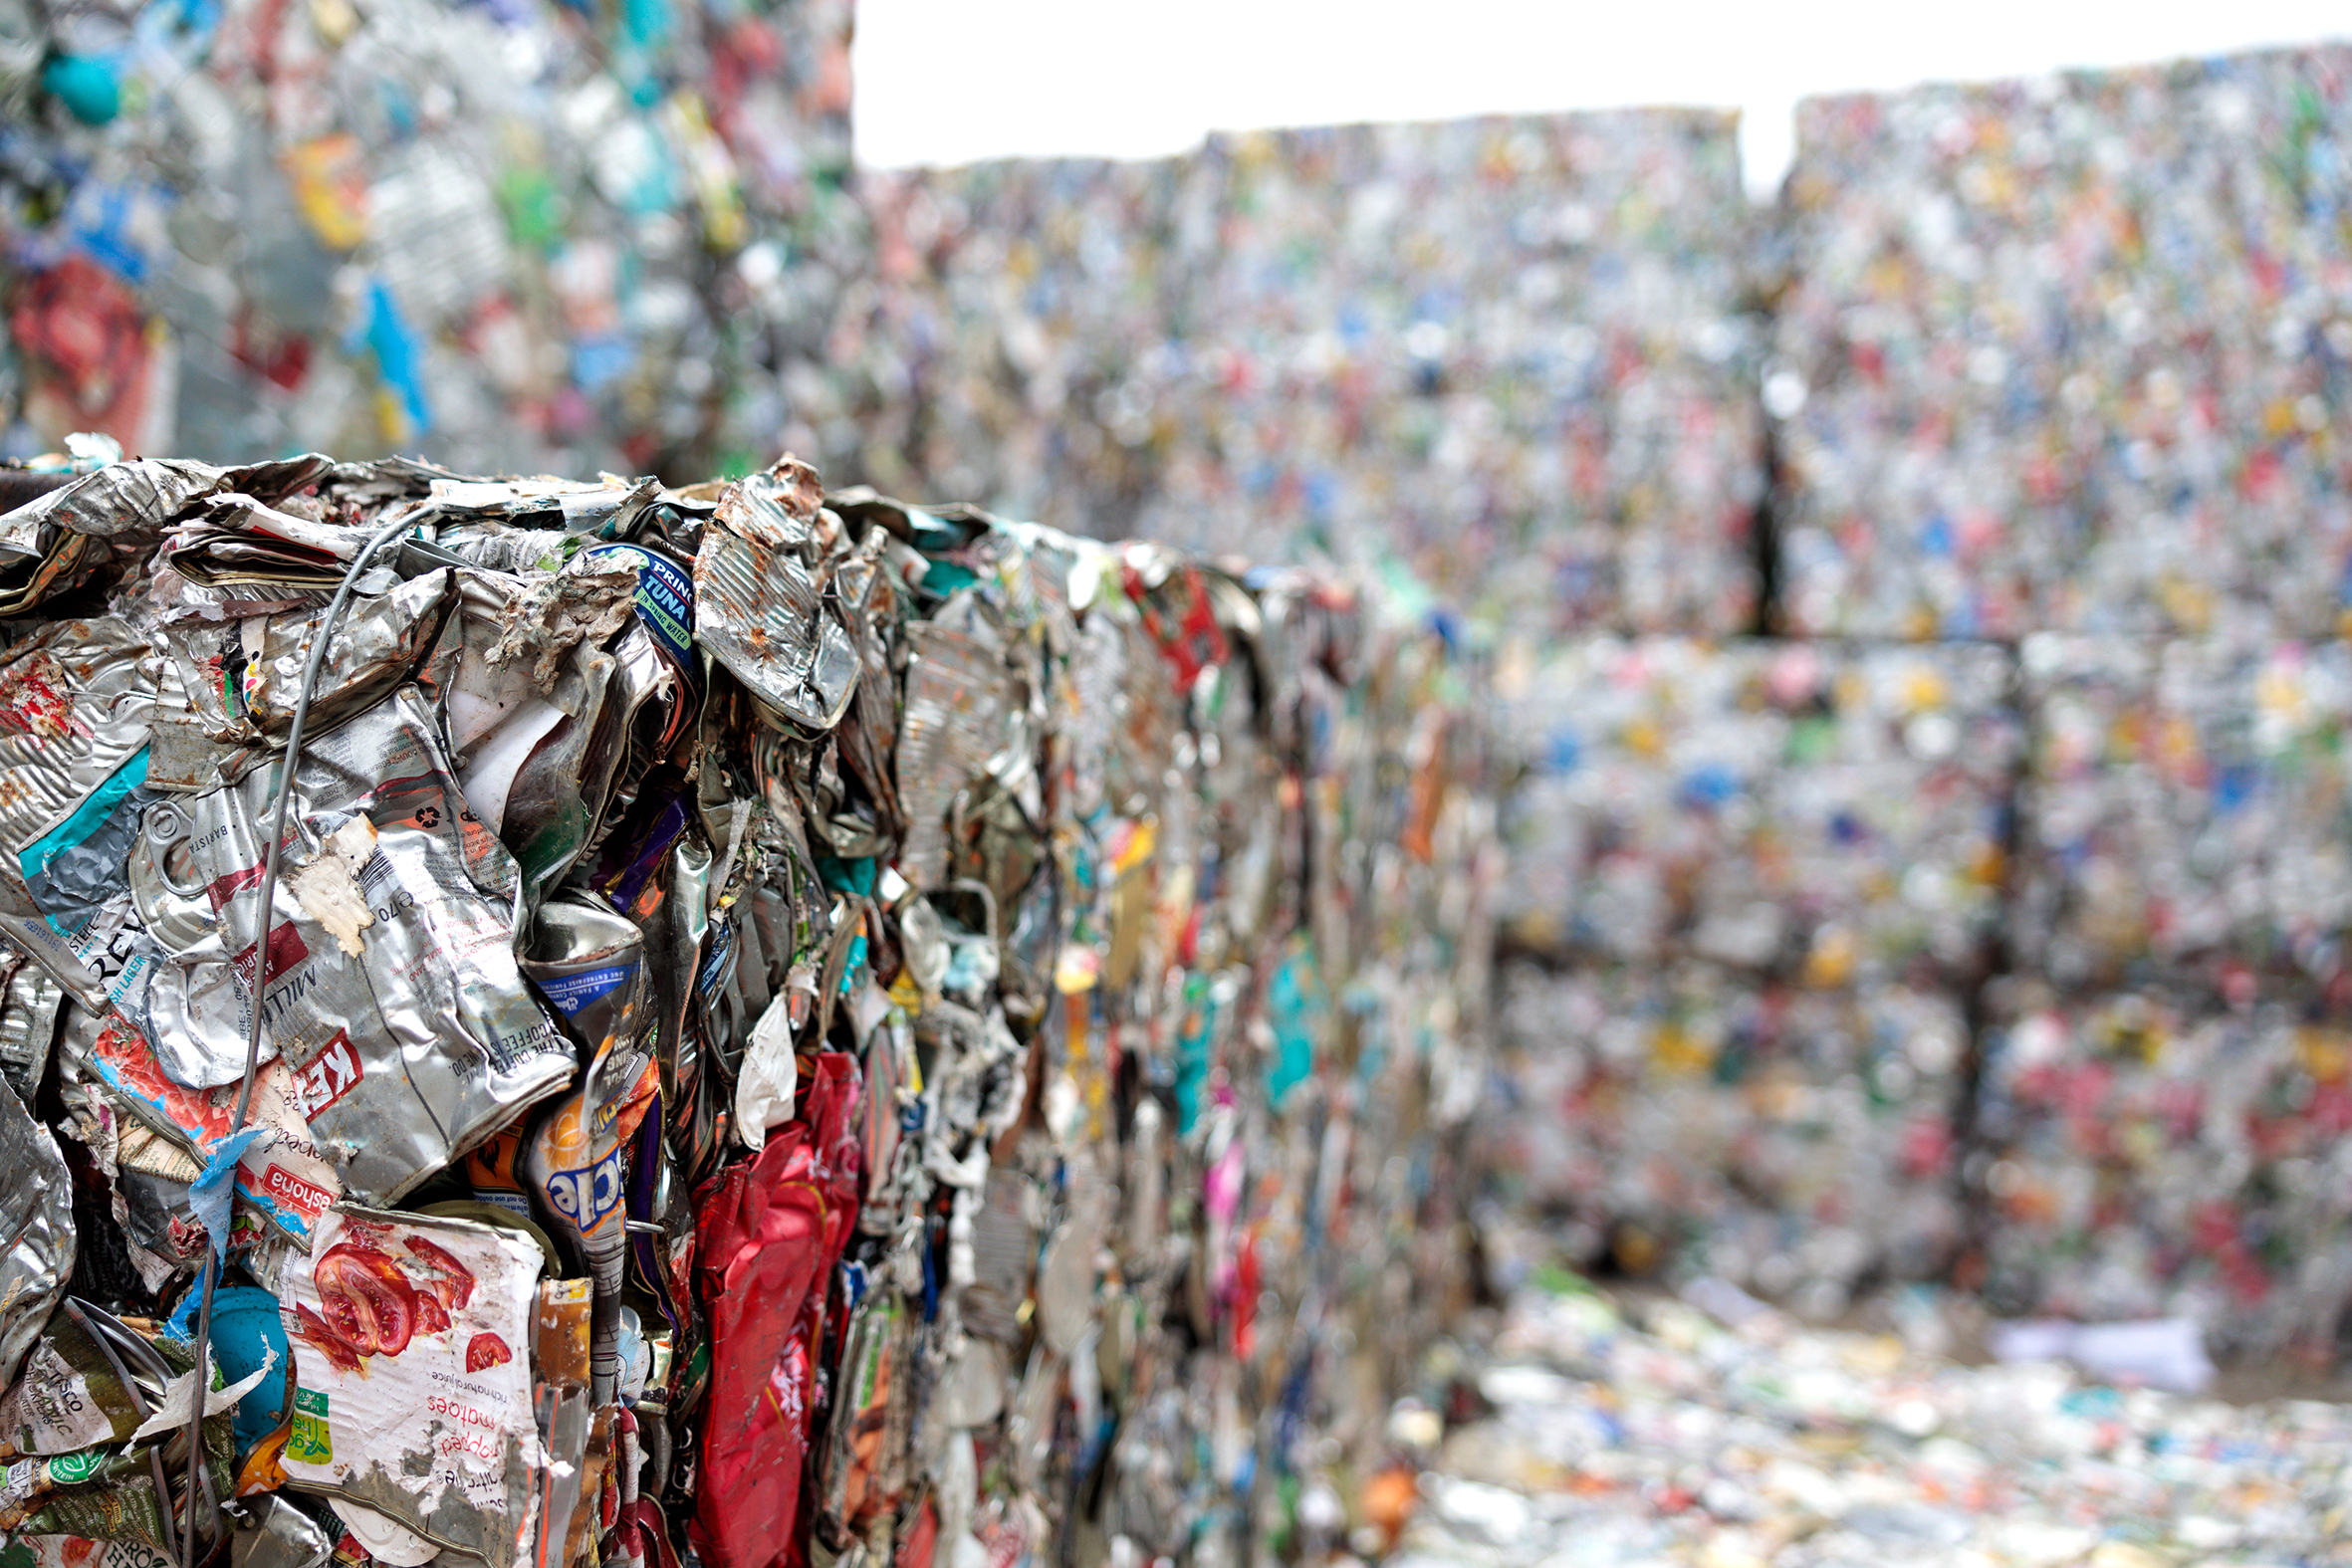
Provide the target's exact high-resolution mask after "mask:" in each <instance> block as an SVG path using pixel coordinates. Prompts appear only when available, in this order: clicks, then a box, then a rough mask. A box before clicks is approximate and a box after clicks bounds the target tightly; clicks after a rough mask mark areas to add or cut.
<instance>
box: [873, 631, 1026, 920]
mask: <svg viewBox="0 0 2352 1568" xmlns="http://www.w3.org/2000/svg"><path fill="white" fill-rule="evenodd" d="M907 641H908V645H909V647H910V648H911V649H912V657H911V658H910V660H909V661H908V664H907V675H906V714H905V718H904V719H903V720H902V721H901V724H900V728H899V733H898V796H899V799H900V800H901V801H903V802H904V804H905V809H906V842H905V843H904V844H903V845H902V846H901V847H900V849H899V854H898V869H899V874H900V875H902V876H904V877H905V878H906V879H907V881H908V882H910V883H912V884H913V885H914V886H915V887H917V888H919V889H925V890H927V889H930V888H933V887H937V886H938V885H940V883H941V882H943V881H945V880H946V877H947V869H948V857H949V853H950V849H951V845H950V843H949V840H948V813H949V811H950V809H951V808H952V807H953V805H954V804H955V800H956V796H957V795H958V794H959V793H960V792H961V791H963V790H964V789H966V788H968V787H969V786H970V784H971V783H972V782H973V780H975V779H976V778H979V777H981V776H982V775H983V774H984V773H985V772H986V771H987V769H988V767H989V763H990V760H991V759H992V758H994V757H996V756H998V755H999V753H1000V749H1004V748H1006V747H1007V742H1006V738H1005V729H1006V720H1007V719H1008V718H1009V717H1010V716H1011V715H1012V714H1013V713H1014V712H1015V711H1016V709H1017V707H1018V706H1019V697H1020V694H1019V685H1018V683H1017V681H1016V680H1015V678H1014V675H1013V672H1012V671H1011V670H1009V669H1008V668H1006V665H1005V661H1004V658H1003V656H1002V653H1001V651H1000V645H997V644H994V643H992V642H991V641H990V640H989V639H988V637H987V634H986V632H985V630H978V629H976V630H975V631H972V632H966V631H956V630H951V629H949V628H948V627H946V626H941V625H933V624H928V623H918V624H915V625H913V626H909V627H908V628H907Z"/></svg>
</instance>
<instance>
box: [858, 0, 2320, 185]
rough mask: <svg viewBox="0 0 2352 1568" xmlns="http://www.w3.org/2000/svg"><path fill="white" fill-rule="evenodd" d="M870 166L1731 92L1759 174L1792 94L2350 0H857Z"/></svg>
mask: <svg viewBox="0 0 2352 1568" xmlns="http://www.w3.org/2000/svg"><path fill="white" fill-rule="evenodd" d="M856 14H857V42H856V49H855V54H854V56H853V63H854V68H855V72H856V111H855V112H856V126H855V133H856V145H857V155H858V158H859V160H860V161H861V162H863V163H865V164H867V165H868V166H870V167H894V166H900V165H905V164H952V163H969V162H973V161H975V160H977V159H981V158H994V157H1019V156H1032V157H1042V156H1057V155H1094V156H1108V157H1156V156H1161V155H1164V154H1167V153H1171V152H1178V151H1182V150H1183V149H1184V148H1186V147H1189V146H1192V145H1193V144H1195V143H1197V142H1198V141H1199V140H1200V139H1201V137H1202V136H1203V135H1204V134H1206V133H1207V132H1208V131H1210V130H1213V129H1215V130H1238V129H1249V128H1255V127H1259V126H1267V125H1299V124H1324V123H1333V122H1340V121H1347V120H1359V119H1435V118H1446V117H1451V116H1455V115H1461V114H1478V113H1496V112H1540V111H1547V110H1564V109H1603V108H1614V107H1620V106H1625V105H1638V104H1710V105H1722V106H1726V107H1734V108H1738V109H1740V110H1741V111H1743V113H1742V116H1741V150H1742V154H1743V157H1744V159H1745V162H1746V167H1747V174H1748V183H1749V188H1750V189H1751V191H1752V192H1755V193H1758V194H1764V193H1767V192H1769V191H1770V190H1771V189H1772V188H1774V187H1775V186H1776V185H1777V183H1778V181H1779V177H1780V174H1781V173H1782V172H1783V171H1784V170H1785V168H1786V167H1787V162H1788V157H1789V153H1790V150H1791V149H1790V141H1791V138H1792V135H1793V128H1792V120H1791V114H1792V112H1793V110H1794V107H1795V104H1796V101H1797V100H1798V99H1800V98H1803V97H1805V96H1807V95H1810V94H1815V93H1834V92H1850V91H1855V90H1872V89H1887V88H1899V87H1905V86H1909V85H1911V84H1914V83H1918V82H1925V81H1951V80H1974V79H1978V78H1985V77H2001V76H2024V75H2032V74H2035V73H2038V72H2045V71H2051V70H2056V69H2060V68H2063V67H2067V66H2103V65H2125V64H2131V63H2134V62H2139V61H2147V60H2161V59H2166V58H2169V57H2172V56H2178V55H2198V54H2213V53H2218V52H2222V51H2226V50H2236V49H2247V48H2255V47H2259V46H2262V45H2268V44H2298V43H2311V42H2314V41H2317V40H2321V39H2327V38H2337V39H2343V38H2352V6H2347V5H2346V4H2345V3H2344V0H2139V3H2118V0H2100V3H2082V0H1959V3H1954V0H1941V3H1933V4H1929V5H1924V6H1922V5H1904V4H1901V3H1900V0H1892V3H1890V0H1780V3H1778V4H1775V5H1764V4H1759V3H1756V0H1747V3H1742V0H1669V3H1664V4H1661V3H1658V0H1650V3H1648V4H1643V3H1641V0H1611V3H1605V4H1604V3H1593V0H1581V3H1551V4H1542V3H1535V0H1437V3H1434V4H1432V3H1430V0H1416V3H1413V4H1406V3H1404V0H1344V3H1343V0H1179V3H1174V4H1171V3H1166V0H858V4H857V13H856Z"/></svg>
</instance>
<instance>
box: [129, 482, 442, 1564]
mask: <svg viewBox="0 0 2352 1568" xmlns="http://www.w3.org/2000/svg"><path fill="white" fill-rule="evenodd" d="M420 510H422V509H420V508H415V507H411V508H409V509H407V510H405V511H403V512H401V513H400V514H399V516H397V517H395V518H393V519H392V520H391V521H389V522H387V523H385V524H384V525H383V526H382V527H381V528H379V529H377V530H376V531H375V533H374V534H373V535H372V536H371V537H370V538H369V539H368V541H367V543H366V544H364V545H362V546H360V547H359V554H358V555H356V556H354V557H353V558H352V563H351V565H349V566H347V567H346V568H345V569H344V574H343V581H342V582H340V583H338V584H337V585H336V589H335V597H334V598H333V599H331V600H329V601H328V604H327V614H326V616H325V617H324V618H322V619H321V620H320V622H319V630H318V632H317V634H316V635H315V636H314V637H313V638H312V639H311V656H310V658H309V660H308V661H307V662H306V663H305V664H304V665H303V672H302V689H301V690H300V691H298V692H296V693H295V698H294V718H293V722H292V723H290V724H289V725H288V726H287V729H286V758H285V761H284V762H282V763H281V764H280V765H279V767H280V769H281V770H282V771H281V772H280V774H279V776H278V804H277V809H276V810H275V811H274V812H273V813H272V815H271V819H270V842H269V847H268V849H267V850H265V851H264V852H263V854H262V862H261V935H260V937H259V938H258V939H256V941H255V944H254V950H253V1000H252V1017H251V1020H250V1021H249V1023H248V1024H247V1028H246V1035H245V1076H244V1078H243V1080H242V1081H241V1082H240V1083H239V1084H238V1086H237V1113H236V1115H234V1116H232V1117H231V1118H230V1119H229V1130H228V1134H227V1137H226V1138H224V1139H223V1140H222V1142H223V1143H224V1144H225V1143H227V1142H228V1141H230V1140H231V1139H234V1138H235V1137H236V1136H237V1135H238V1134H239V1133H241V1132H243V1131H244V1130H245V1117H246V1113H247V1112H248V1111H249V1110H250V1109H251V1108H252V1105H253V1082H254V1079H255V1077H256V1076H257V1075H258V1073H259V1072H260V1069H261V1034H262V1000H263V998H264V997H265V996H267V995H268V993H269V989H270V912H271V909H272V907H273V906H274V903H275V901H276V899H277V896H278V854H279V851H280V849H281V848H283V847H284V845H285V842H286V810H287V807H288V806H289V805H290V804H291V803H292V802H293V799H294V775H295V770H296V769H297V768H299V767H300V766H301V763H302V731H303V725H304V723H305V721H307V720H308V719H309V718H310V715H311V693H312V692H313V691H315V690H317V689H318V685H319V671H320V669H321V668H322V667H324V666H325V664H326V662H327V645H328V643H329V642H331V641H333V640H334V637H335V628H336V626H337V624H338V623H339V622H341V621H342V619H343V613H344V609H345V607H346V606H348V605H349V604H350V603H351V600H352V588H353V585H354V584H356V583H357V582H358V580H359V578H360V576H361V575H362V574H364V573H365V572H366V570H367V567H368V565H369V563H370V562H372V561H373V560H374V559H375V553H376V552H377V551H379V550H381V549H382V548H383V547H384V546H385V545H386V544H388V543H390V542H391V540H392V538H393V537H394V536H395V535H397V534H399V533H401V532H402V531H404V530H406V529H407V528H408V527H409V526H410V524H411V521H412V520H413V519H414V518H415V517H416V516H417V514H418V512H419V511H420ZM231 1191H232V1200H231V1201H232V1205H233V1203H234V1198H233V1193H234V1189H233V1188H232V1190H231ZM218 1244H219V1245H220V1247H221V1249H222V1252H221V1255H222V1256H223V1257H224V1258H225V1257H226V1256H227V1255H228V1254H227V1248H228V1237H227V1236H225V1235H224V1236H222V1237H220V1238H219V1242H218ZM204 1262H205V1267H204V1294H203V1297H202V1300H201V1301H200V1302H199V1304H198V1306H197V1308H196V1341H195V1344H196V1369H195V1371H194V1372H192V1373H190V1374H189V1376H190V1377H191V1378H193V1379H194V1383H195V1388H194V1392H193V1394H192V1395H191V1396H190V1399H189V1410H188V1517H187V1526H186V1528H185V1529H184V1530H182V1531H181V1533H180V1568H195V1565H196V1500H197V1497H198V1495H199V1494H200V1493H201V1491H202V1490H203V1479H204V1407H205V1405H206V1404H207V1403H208V1402H209V1401H208V1398H207V1396H208V1395H209V1394H210V1392H211V1391H210V1390H209V1389H208V1388H206V1387H205V1385H206V1384H207V1383H208V1382H209V1381H210V1380H209V1379H207V1378H206V1377H205V1375H204V1369H205V1365H206V1358H207V1356H208V1354H209V1352H210V1350H211V1348H212V1292H213V1291H214V1290H215V1289H216V1288H218V1286H219V1284H220V1276H221V1270H222V1268H223V1266H225V1265H224V1264H221V1263H216V1262H214V1261H213V1260H212V1259H211V1258H209V1257H208V1258H206V1259H205V1260H204ZM287 1371H288V1373H289V1374H290V1375H291V1373H292V1371H293V1368H292V1366H291V1365H290V1366H289V1367H288V1368H287ZM156 1500H157V1501H158V1502H159V1503H160V1504H161V1505H162V1506H163V1507H164V1508H166V1509H169V1508H170V1506H171V1499H170V1498H168V1497H162V1498H157V1499H156Z"/></svg>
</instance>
